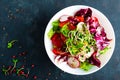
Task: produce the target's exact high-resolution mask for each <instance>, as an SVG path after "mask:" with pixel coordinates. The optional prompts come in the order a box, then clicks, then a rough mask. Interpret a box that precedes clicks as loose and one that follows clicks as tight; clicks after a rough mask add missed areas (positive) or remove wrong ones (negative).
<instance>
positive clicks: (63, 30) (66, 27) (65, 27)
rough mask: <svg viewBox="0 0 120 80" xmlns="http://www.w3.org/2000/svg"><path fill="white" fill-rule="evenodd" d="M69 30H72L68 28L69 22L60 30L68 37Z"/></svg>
mask: <svg viewBox="0 0 120 80" xmlns="http://www.w3.org/2000/svg"><path fill="white" fill-rule="evenodd" d="M69 31H70V30H69V29H68V26H67V24H65V25H64V26H63V27H62V28H61V30H60V32H61V33H62V34H63V35H64V36H65V37H68V33H69Z"/></svg>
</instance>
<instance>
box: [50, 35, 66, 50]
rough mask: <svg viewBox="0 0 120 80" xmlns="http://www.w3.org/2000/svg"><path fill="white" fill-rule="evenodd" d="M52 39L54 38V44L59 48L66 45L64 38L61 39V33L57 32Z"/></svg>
mask: <svg viewBox="0 0 120 80" xmlns="http://www.w3.org/2000/svg"><path fill="white" fill-rule="evenodd" d="M51 40H52V44H53V45H54V46H56V47H57V48H61V47H63V45H64V42H63V41H62V39H61V37H60V33H55V34H54V35H53V36H52V38H51Z"/></svg>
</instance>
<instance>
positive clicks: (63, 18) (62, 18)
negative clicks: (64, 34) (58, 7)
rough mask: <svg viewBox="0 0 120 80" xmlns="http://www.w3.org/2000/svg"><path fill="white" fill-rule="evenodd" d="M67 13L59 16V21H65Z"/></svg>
mask: <svg viewBox="0 0 120 80" xmlns="http://www.w3.org/2000/svg"><path fill="white" fill-rule="evenodd" d="M68 17H69V16H68V15H63V16H61V17H60V18H59V21H60V22H65V21H67V20H68Z"/></svg>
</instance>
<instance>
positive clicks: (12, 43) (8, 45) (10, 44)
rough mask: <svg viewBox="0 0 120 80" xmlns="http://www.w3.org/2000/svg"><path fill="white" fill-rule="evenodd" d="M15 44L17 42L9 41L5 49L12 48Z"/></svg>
mask: <svg viewBox="0 0 120 80" xmlns="http://www.w3.org/2000/svg"><path fill="white" fill-rule="evenodd" d="M15 42H17V40H12V41H9V42H8V44H7V48H12V47H13V45H14V43H15Z"/></svg>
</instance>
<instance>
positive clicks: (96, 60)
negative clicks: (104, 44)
mask: <svg viewBox="0 0 120 80" xmlns="http://www.w3.org/2000/svg"><path fill="white" fill-rule="evenodd" d="M96 54H97V52H94V53H93V54H92V56H91V57H90V58H89V62H90V63H91V64H93V65H96V66H97V67H100V65H101V62H100V60H99V59H98V58H97V57H96Z"/></svg>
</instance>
